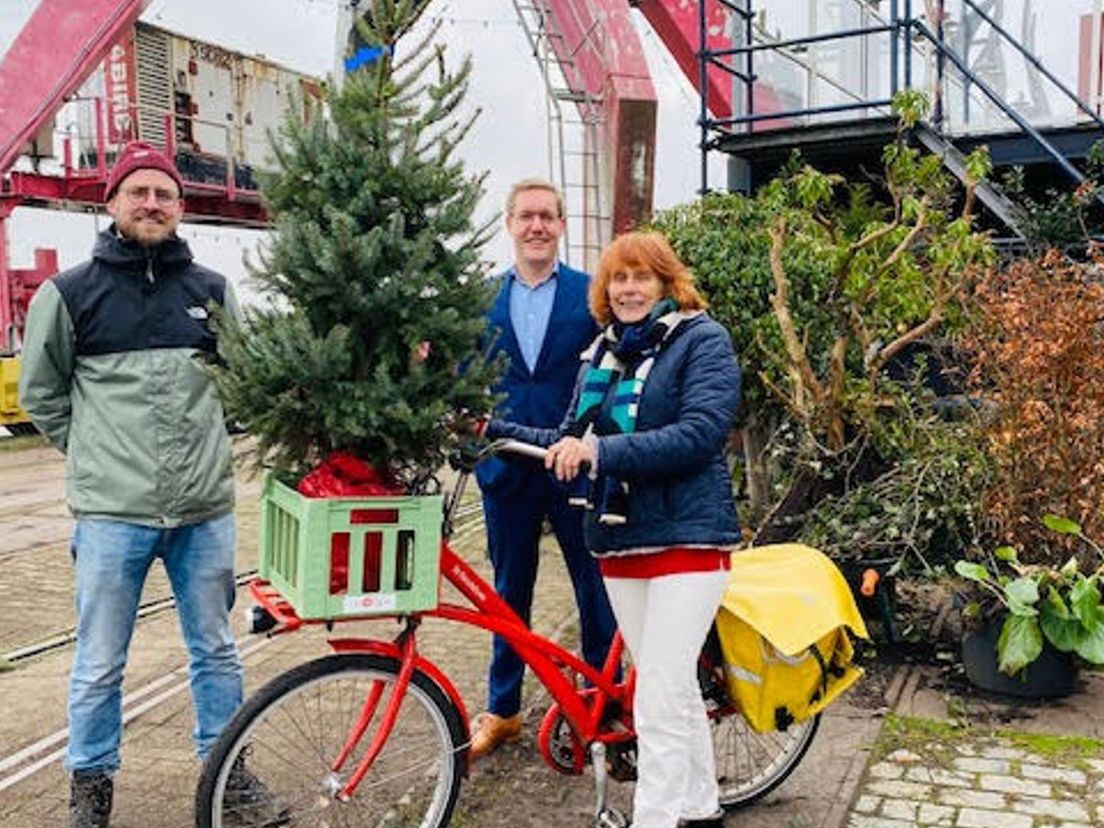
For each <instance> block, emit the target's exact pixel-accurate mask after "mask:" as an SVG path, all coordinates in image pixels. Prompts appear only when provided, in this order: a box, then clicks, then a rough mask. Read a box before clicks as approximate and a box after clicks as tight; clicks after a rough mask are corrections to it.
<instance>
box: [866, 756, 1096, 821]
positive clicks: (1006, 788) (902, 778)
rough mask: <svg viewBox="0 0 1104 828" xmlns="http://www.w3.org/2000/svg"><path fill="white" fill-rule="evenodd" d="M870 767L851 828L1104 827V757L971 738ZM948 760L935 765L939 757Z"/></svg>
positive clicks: (892, 757)
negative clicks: (917, 827)
mask: <svg viewBox="0 0 1104 828" xmlns="http://www.w3.org/2000/svg"><path fill="white" fill-rule="evenodd" d="M925 747H926V748H927V749H928V750H927V751H924V752H923V753H918V752H914V751H911V750H897V751H894V752H892V753H891V754H889V755H888V756H887V757H885V758H884V759H882V760H881V761H879V762H877V763H876V764H873V765H871V767H870V768H869V769H868V771H867V776H866V782H865V784H864V785H863V787H862V789H861V793H860V795H859V798H858V800H857V801H856V802H855V806H854V810H853V813H852V816H851V819H850V826H851V828H905V826H911V825H920V826H927V825H932V826H936V825H938V826H944V825H946V826H954V828H995V827H999V828H1044V826H1046V827H1047V828H1091V826H1094V825H1095V826H1099V825H1102V824H1104V760H1101V759H1092V758H1084V757H1070V758H1066V759H1058V758H1056V757H1054V756H1043V755H1038V754H1035V753H1032V752H1031V751H1030V750H1027V749H1023V748H1018V747H1014V746H1012V745H1011V744H1010V743H1009V741H1008V740H1007V739H1001V738H981V739H967V740H964V741H962V742H958V743H956V744H955V745H954V746H953V748H948V747H947V745H946V744H941V743H935V742H933V743H929V744H928V745H926V746H925ZM936 755H943V757H944V758H943V761H942V763H941V764H939V765H935V764H934V763H933V761H932V758H931V757H932V756H936Z"/></svg>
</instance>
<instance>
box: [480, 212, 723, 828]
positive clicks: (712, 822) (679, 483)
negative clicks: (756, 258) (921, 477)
mask: <svg viewBox="0 0 1104 828" xmlns="http://www.w3.org/2000/svg"><path fill="white" fill-rule="evenodd" d="M589 304H590V310H591V313H592V314H593V315H594V317H595V319H597V320H598V322H599V324H601V325H603V326H604V330H603V331H602V333H601V334H600V335H599V336H598V338H597V339H596V340H595V342H594V344H593V345H592V346H591V348H590V349H589V350H588V351H587V352H586V353H584V354H583V359H584V365H583V367H582V370H581V371H580V374H579V380H578V382H577V384H576V388H575V396H574V399H573V401H572V404H571V407H570V408H569V409H568V412H567V417H566V419H565V420H564V422H563V424H562V425H561V426H560V427H559V429H555V430H540V429H529V428H523V427H519V426H516V425H514V424H510V423H504V422H499V421H496V422H493V423H492V424H491V426H490V428H489V429H488V435H489V436H509V437H516V438H518V439H522V440H527V441H529V442H536V443H539V444H542V445H547V446H549V449H548V458H547V461H546V465H547V466H548V467H549V468H550V469H551V470H553V472H554V473H555V475H556V477H558V478H559V479H560V480H562V481H574V483H575V485H576V486H577V487H578V491H577V494H578V497H577V500H578V502H579V504H580V505H583V504H585V505H586V506H588V507H589V509H588V512H587V516H586V519H585V523H584V529H585V533H586V540H587V545H588V548H589V549H590V550H591V552H592V554H594V555H595V556H596V557H597V558H598V562H599V566H600V568H601V571H602V576H603V579H604V581H605V584H606V590H607V592H608V593H609V597H610V602H611V604H612V605H613V611H614V615H615V616H616V618H617V622H618V625H619V626H620V628H621V632H622V634H623V635H624V638H625V643H626V645H627V646H628V649H629V652H630V653H631V654H632V658H633V661H634V663H635V664H636V669H637V680H636V681H637V683H636V695H635V698H634V701H633V715H634V717H635V719H634V721H635V726H636V732H637V738H638V779H637V786H636V792H635V798H634V802H633V826H634V828H675V826H699V827H700V828H706V826H721V825H723V821H722V813H721V809H720V807H719V803H718V790H717V784H716V773H715V768H714V764H713V743H712V738H711V735H710V729H709V722H708V719H707V717H706V712H705V707H704V704H703V702H702V699H701V694H700V691H699V689H698V683H697V658H698V653H699V651H700V650H701V647H702V644H703V643H704V641H705V637H706V635H707V634H708V632H709V628H710V625H711V624H712V622H713V617H714V615H715V614H716V611H717V608H718V606H719V605H720V601H721V598H722V596H723V594H724V591H725V588H726V585H727V583H728V568H729V553H730V551H731V548H732V547H733V546H734V545H735V544H736V543H738V542H739V540H740V532H739V526H738V523H737V520H736V508H735V503H734V501H733V497H732V481H731V478H730V476H729V472H728V465H727V463H726V462H725V457H724V445H725V440H726V437H727V435H728V432H729V430H730V429H731V428H732V424H733V420H734V418H735V415H736V409H737V407H738V405H739V401H740V368H739V365H738V364H737V361H736V357H735V354H734V353H733V350H732V342H731V340H730V338H729V335H728V332H727V331H726V330H725V329H724V328H723V327H722V326H721V325H719V324H718V323H717V322H716V321H714V320H713V319H711V318H710V317H709V315H708V314H707V313H706V312H705V308H706V302H705V300H704V299H703V298H702V297H701V295H700V294H699V293H698V291H697V289H696V288H695V287H694V282H693V277H692V276H691V274H690V272H689V270H687V268H686V266H685V265H684V264H683V263H682V262H681V261H680V260H679V258H678V256H677V255H676V254H675V252H674V251H673V250H672V249H671V246H670V244H669V243H668V242H667V240H666V238H664V237H663V236H662V235H661V234H659V233H651V232H636V233H628V234H625V235H623V236H620V237H619V238H617V239H616V240H615V241H614V242H613V243H612V244H610V245H609V247H607V248H606V250H605V251H603V253H602V257H601V261H600V263H599V266H598V272H597V274H596V276H595V278H594V280H593V281H592V283H591V286H590V293H589ZM580 477H581V478H582V480H581V484H580Z"/></svg>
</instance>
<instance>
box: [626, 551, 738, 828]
mask: <svg viewBox="0 0 1104 828" xmlns="http://www.w3.org/2000/svg"><path fill="white" fill-rule="evenodd" d="M605 582H606V591H607V593H608V594H609V598H610V604H611V605H612V606H613V614H614V615H615V616H616V618H617V624H618V626H619V627H620V628H621V634H622V636H624V638H625V644H626V646H627V647H628V648H629V652H630V653H631V654H632V658H633V662H634V664H635V665H636V695H635V697H634V700H633V717H634V724H635V726H636V736H637V782H636V792H635V794H634V798H633V822H632V824H633V828H675V826H677V825H678V821H679V819H680V818H682V819H705V818H708V817H711V816H715V815H716V814H717V813H718V812H719V803H718V799H717V796H718V793H717V774H716V769H715V765H714V762H713V739H712V736H711V734H710V726H709V720H708V718H707V716H706V713H705V704H704V703H703V702H702V697H701V690H700V689H699V687H698V678H697V663H698V654H699V653H700V652H701V648H702V644H704V643H705V637H706V635H707V634H708V632H709V627H710V624H712V623H713V617H714V616H715V615H716V613H717V608H718V607H719V606H720V603H721V598H722V596H723V595H724V591H725V588H726V587H727V585H728V572H724V571H721V572H717V571H713V572H685V573H679V574H675V575H663V576H661V577H658V578H606V579H605Z"/></svg>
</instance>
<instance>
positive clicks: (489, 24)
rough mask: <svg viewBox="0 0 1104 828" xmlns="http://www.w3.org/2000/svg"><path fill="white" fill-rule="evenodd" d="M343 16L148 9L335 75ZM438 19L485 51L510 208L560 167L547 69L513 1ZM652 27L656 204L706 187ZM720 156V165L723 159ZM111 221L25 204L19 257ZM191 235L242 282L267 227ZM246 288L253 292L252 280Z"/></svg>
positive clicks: (203, 1) (491, 247)
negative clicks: (524, 187)
mask: <svg viewBox="0 0 1104 828" xmlns="http://www.w3.org/2000/svg"><path fill="white" fill-rule="evenodd" d="M33 5H34V3H33V1H32V0H0V43H4V44H6V43H7V42H10V38H11V37H13V36H14V32H16V31H17V30H18V28H17V27H18V25H20V24H21V22H22V20H24V19H25V18H26V16H27V15H28V14H29V9H30V8H31V7H32V6H33ZM336 16H337V0H153V2H152V3H151V4H150V6H149V7H148V8H147V9H146V11H145V12H144V13H143V15H142V19H143V20H145V21H147V22H149V23H151V24H154V25H157V26H162V27H165V28H167V29H171V30H174V31H178V32H180V33H182V34H185V35H188V36H191V37H194V38H197V39H199V40H205V41H210V42H213V43H217V44H219V45H222V46H224V47H226V48H229V49H233V50H236V51H241V52H244V53H246V54H257V55H264V56H266V57H267V58H269V59H270V60H273V61H276V62H278V63H281V64H283V65H286V66H288V67H290V68H294V69H297V70H299V71H303V72H305V73H309V74H313V75H325V74H328V73H330V72H331V71H332V69H333V63H334V52H335V42H336ZM427 17H428V18H429V19H430V20H431V21H432V20H439V21H440V22H441V24H442V30H441V37H442V39H443V40H444V41H445V43H446V44H447V46H448V49H449V50H450V53H451V55H452V59H454V60H458V59H459V58H460V57H461V56H462V55H463V54H465V53H470V54H471V55H472V57H473V59H474V74H473V78H472V84H471V91H470V94H469V105H471V106H479V107H481V108H482V110H483V115H482V116H481V117H480V119H479V120H478V121H477V123H476V126H475V128H474V129H473V131H472V132H471V133H470V134H469V135H468V137H467V139H466V140H465V143H464V144H463V146H462V151H461V155H462V156H463V157H464V159H465V161H466V163H467V165H468V168H469V170H472V171H483V170H487V171H488V172H489V173H490V175H489V178H488V180H487V193H486V195H485V197H484V200H483V204H482V205H481V207H480V217H481V218H482V217H486V218H489V217H491V216H494V215H497V214H498V212H499V211H500V209H501V202H502V200H503V197H504V195H505V192H506V190H507V188H508V187H509V185H510V183H511V182H513V181H515V180H517V179H519V178H522V177H525V176H529V175H545V176H547V175H548V173H549V162H548V145H547V131H546V115H545V99H544V92H543V85H542V81H541V77H540V72H539V70H538V67H537V63H536V61H535V60H534V58H533V57H532V55H531V54H530V53H529V50H528V45H527V43H526V40H525V37H524V35H523V33H522V30H521V28H520V26H519V24H518V21H517V18H516V15H515V12H514V7H513V4H512V3H511V2H510V0H435V1H434V2H433V3H432V4H431V6H430V8H429V9H428V11H427ZM262 21H263V22H262ZM427 22H429V21H427ZM640 32H641V39H642V42H643V43H644V46H645V51H646V55H647V57H648V59H649V62H650V66H651V70H652V76H653V78H654V79H655V80H656V87H657V93H658V95H659V98H660V105H659V145H658V147H657V158H656V176H655V180H656V205H657V206H659V207H662V206H667V205H671V204H677V203H681V202H683V201H687V200H690V199H692V198H694V195H695V190H696V188H697V187H698V183H699V182H698V176H699V173H698V151H697V149H696V147H697V141H698V138H697V128H696V126H695V119H696V117H697V98H696V93H695V91H694V90H693V88H692V87H691V86H690V84H689V83H688V82H687V81H685V80H684V79H683V78H682V76H681V74H680V73H679V72H678V70H677V68H676V67H675V65H674V63H673V61H672V60H671V59H670V57H668V56H667V54H666V52H665V51H664V49H663V48H662V45H661V44H660V43H659V41H658V38H657V37H656V36H655V34H654V33H653V32H652V31H651V30H650V28H649V27H648V26H647V24H646V23H644V22H643V21H641V26H640ZM5 33H7V36H6V37H5ZM716 163H717V167H716V170H717V175H720V174H721V172H720V171H721V169H722V166H721V165H720V164H721V162H720V160H719V159H718V161H717V162H716ZM105 222H106V219H103V218H100V219H96V218H93V217H90V216H76V217H74V216H72V215H67V214H53V213H50V212H48V211H43V210H26V209H20V210H18V211H16V214H15V215H14V216H13V219H12V221H10V222H9V225H8V226H9V239H10V242H11V252H12V256H11V259H12V264H13V265H14V266H16V267H26V266H29V265H30V264H31V262H32V258H33V249H34V247H36V246H41V247H57V248H58V250H59V257H60V259H61V266H62V267H66V266H69V265H71V264H75V263H76V262H79V261H81V260H82V259H84V258H86V257H87V255H88V253H89V251H90V249H91V244H92V238H93V236H94V234H95V232H96V231H97V229H98V228H100V227H102V226H104V224H105ZM181 234H182V235H183V236H184V237H185V238H187V239H188V241H189V243H190V244H191V245H192V246H193V248H194V250H195V253H196V255H197V257H199V258H200V259H201V260H203V261H204V262H205V263H208V264H209V265H211V266H212V267H215V268H217V269H220V270H223V271H224V272H226V273H227V274H228V275H231V276H232V277H234V278H235V280H237V279H239V278H240V277H241V276H243V275H244V268H243V267H242V266H241V257H242V254H243V252H244V251H246V250H248V249H251V248H253V247H254V245H255V244H256V243H257V239H258V238H260V236H261V234H258V233H251V232H242V231H227V230H223V229H219V228H214V227H209V226H190V227H185V228H183V229H182V231H181ZM510 253H511V251H510V246H509V242H508V239H507V238H506V236H505V234H504V233H501V232H500V233H499V235H498V236H497V237H496V238H495V239H493V240H492V241H491V242H490V243H489V244H488V246H487V248H486V255H487V258H488V259H490V260H491V261H492V262H493V265H494V267H495V268H496V269H498V268H501V267H503V266H505V265H506V264H507V263H508V262H509V259H510ZM243 287H244V286H243ZM243 292H245V293H247V294H248V290H247V289H246V290H244V291H243Z"/></svg>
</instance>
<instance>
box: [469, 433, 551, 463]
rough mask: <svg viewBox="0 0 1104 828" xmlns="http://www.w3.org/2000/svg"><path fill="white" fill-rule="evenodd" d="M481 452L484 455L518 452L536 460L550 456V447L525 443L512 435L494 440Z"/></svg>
mask: <svg viewBox="0 0 1104 828" xmlns="http://www.w3.org/2000/svg"><path fill="white" fill-rule="evenodd" d="M480 454H481V455H483V456H484V457H489V456H491V455H493V454H517V455H520V456H522V457H532V458H533V459H534V460H544V458H545V457H547V456H548V449H546V448H543V447H542V446H537V445H533V444H532V443H524V442H522V441H521V440H514V439H512V438H510V437H503V438H501V439H498V440H492V441H491V442H490V443H488V444H487V446H486V447H485V448H484V449H483V451H482V452H480Z"/></svg>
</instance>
